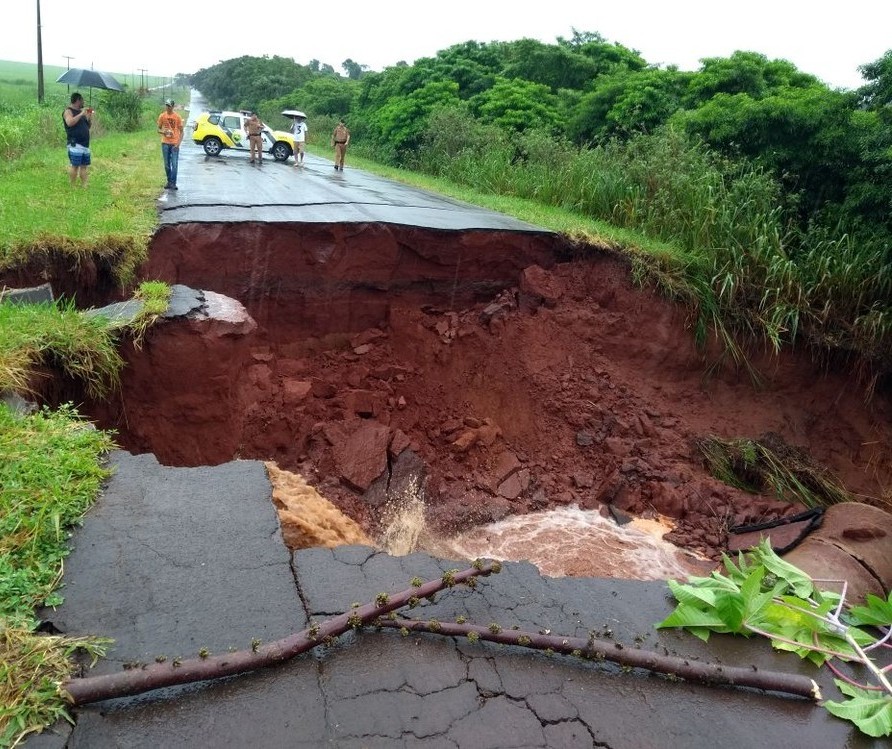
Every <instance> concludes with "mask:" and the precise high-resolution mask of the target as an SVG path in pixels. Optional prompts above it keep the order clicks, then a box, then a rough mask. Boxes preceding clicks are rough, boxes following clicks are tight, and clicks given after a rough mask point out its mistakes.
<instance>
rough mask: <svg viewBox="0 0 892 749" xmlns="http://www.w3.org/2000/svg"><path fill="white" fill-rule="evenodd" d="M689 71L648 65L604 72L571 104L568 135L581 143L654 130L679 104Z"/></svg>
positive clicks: (680, 104)
mask: <svg viewBox="0 0 892 749" xmlns="http://www.w3.org/2000/svg"><path fill="white" fill-rule="evenodd" d="M690 75H691V74H690V73H681V72H679V71H677V70H656V69H652V68H651V69H646V70H639V71H628V70H624V71H621V72H617V73H615V74H613V75H609V76H605V77H603V78H601V79H599V80H598V82H597V83H596V84H595V86H594V87H593V89H592V91H591V92H590V93H588V94H585V95H583V96H582V98H581V99H580V100H579V102H578V104H577V105H576V106H575V107H574V109H573V111H572V113H571V115H570V118H569V123H568V126H567V131H568V135H569V136H570V138H571V139H572V140H573V141H574V142H576V143H579V144H582V143H593V142H601V141H604V140H606V139H608V138H613V137H622V138H626V137H628V136H630V135H633V134H635V133H643V132H653V131H654V130H656V129H657V128H658V127H659V126H660V125H662V124H663V123H665V122H667V121H668V120H669V118H670V117H671V116H672V115H673V114H674V113H675V112H676V111H678V110H679V109H680V108H681V106H682V100H683V98H684V93H685V90H686V86H687V82H688V80H689V76H690Z"/></svg>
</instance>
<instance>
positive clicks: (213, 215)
mask: <svg viewBox="0 0 892 749" xmlns="http://www.w3.org/2000/svg"><path fill="white" fill-rule="evenodd" d="M189 107H190V112H189V118H188V122H191V121H192V120H194V119H195V116H196V115H197V114H198V113H200V112H202V111H204V110H206V109H207V103H206V102H205V101H204V99H203V98H202V96H201V94H200V93H198V92H197V91H193V92H192V100H191V102H190V104H189ZM309 126H310V128H311V129H312V127H313V123H312V120H311V121H310V122H309ZM191 136H192V129H191V128H189V127H187V128H186V137H185V139H184V140H183V145H182V147H181V148H180V159H179V173H178V177H177V183H178V186H179V190H178V191H176V192H173V191H167V190H165V191H163V192H161V195H160V197H159V200H158V206H159V208H160V209H161V223H162V224H180V223H195V222H198V223H206V222H241V221H259V222H266V223H270V222H311V223H316V222H319V223H330V222H339V223H353V222H361V223H366V222H382V223H392V224H403V225H408V226H422V227H429V228H432V229H445V230H465V229H494V230H500V231H521V232H531V231H532V232H539V233H541V232H543V231H545V230H544V229H542V228H541V227H537V226H534V225H532V224H527V223H524V222H523V221H518V220H516V219H514V218H511V217H509V216H505V215H502V214H500V213H496V212H494V211H488V210H486V209H483V208H479V207H477V206H473V205H470V204H468V203H463V202H461V201H457V200H451V199H449V198H446V197H442V196H439V195H435V194H433V193H429V192H425V191H423V190H418V189H416V188H413V187H409V186H407V185H404V184H401V183H399V182H395V181H392V180H388V179H383V178H381V177H377V176H375V175H372V174H369V173H368V172H363V171H361V170H359V169H354V168H352V167H351V166H350V152H349V150H348V152H347V159H346V168H345V169H344V170H343V171H337V170H335V169H334V162H333V161H332V160H330V159H324V158H321V157H319V156H314V155H312V154H306V156H305V159H304V166H303V167H302V168H299V169H296V168H294V161H293V159H288V161H287V162H276V161H275V160H274V159H273V158H272V156H270V155H269V154H266V155H265V157H264V160H263V165H262V166H260V165H257V164H251V163H250V161H249V155H248V153H247V152H242V151H235V150H227V151H223V153H222V154H221V155H220V156H207V155H206V154H205V153H204V149H203V148H202V147H201V146H200V145H198V144H196V143H194V142H193V141H192V138H191ZM327 138H328V134H327V133H326V137H325V143H326V144H327V143H328V140H327ZM158 161H159V163H158V168H159V187H160V183H161V182H163V181H164V171H163V167H162V164H161V158H160V147H159V159H158Z"/></svg>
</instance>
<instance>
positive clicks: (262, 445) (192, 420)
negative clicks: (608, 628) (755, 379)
mask: <svg viewBox="0 0 892 749" xmlns="http://www.w3.org/2000/svg"><path fill="white" fill-rule="evenodd" d="M385 233H386V232H385ZM197 236H198V235H197V234H195V235H194V236H192V237H191V238H189V239H188V240H184V239H183V236H182V235H180V236H179V239H178V240H176V238H174V237H171V236H168V237H167V238H166V239H165V240H164V241H163V242H160V241H159V242H156V245H157V246H158V247H157V249H158V251H157V252H156V253H154V254H153V257H154V258H155V260H153V264H152V267H153V269H154V270H153V272H152V273H151V274H150V275H151V277H161V278H164V279H165V280H169V281H178V282H181V283H187V284H189V285H191V286H193V287H195V288H207V289H213V290H214V291H219V292H221V293H227V294H230V295H231V296H234V297H235V298H237V299H239V300H240V301H242V302H243V303H244V304H245V306H246V307H247V308H248V310H249V312H251V313H252V315H253V317H255V318H260V319H259V320H258V322H259V323H260V325H259V327H257V326H256V325H255V323H254V321H253V320H252V319H251V318H243V317H241V318H240V317H239V316H238V315H236V316H234V317H233V318H232V321H230V322H225V321H217V322H214V323H207V322H202V321H194V320H193V321H175V322H170V323H166V324H165V325H162V326H158V327H157V328H156V329H153V330H152V331H150V333H149V335H148V337H147V339H146V341H145V342H144V344H143V346H142V348H141V349H139V350H134V349H132V348H131V349H129V350H128V352H127V353H126V357H127V359H128V367H127V369H126V371H125V374H124V379H123V391H122V398H121V400H120V401H118V402H116V403H112V404H93V406H92V412H93V413H94V415H95V416H96V417H97V419H98V420H99V423H100V425H102V426H113V427H116V428H117V429H119V431H120V442H121V443H122V445H123V446H124V447H126V448H128V449H131V450H134V451H144V450H151V451H152V452H154V453H156V455H158V457H159V460H161V461H162V462H166V463H169V464H177V465H197V464H201V463H215V462H222V461H225V460H230V459H232V458H233V457H242V458H258V459H264V460H267V459H271V460H275V461H277V462H278V464H279V465H280V466H281V467H283V468H286V469H289V470H292V471H296V472H300V473H301V474H303V475H304V476H305V477H306V478H307V479H308V481H309V482H310V483H311V484H313V485H314V486H316V488H317V489H318V490H319V491H320V492H321V493H322V494H323V495H324V496H326V497H328V498H329V499H330V500H332V501H333V502H335V504H337V505H338V506H339V507H340V508H341V509H342V510H344V511H345V512H346V513H347V514H349V515H350V516H351V517H353V518H355V519H356V520H357V521H358V522H359V523H360V524H361V525H362V526H363V527H365V528H366V529H367V530H372V529H374V528H375V526H376V525H377V524H378V523H379V522H380V520H381V515H382V513H383V512H384V508H385V507H386V503H387V499H388V497H389V496H393V495H398V494H400V493H401V492H403V491H404V490H405V489H406V487H407V486H408V485H409V484H410V483H411V482H412V481H413V479H414V480H417V481H419V482H420V484H421V485H422V486H423V489H424V494H425V499H426V503H427V506H428V516H429V517H428V520H429V522H430V523H431V524H432V525H433V526H434V527H436V528H439V529H441V530H452V529H459V528H465V527H467V526H468V525H471V524H478V523H483V522H488V521H491V520H496V519H499V518H502V517H505V516H507V515H509V514H512V513H525V512H529V511H533V510H540V509H544V508H548V507H555V506H558V505H567V504H574V503H575V504H578V505H580V506H581V507H584V508H595V507H598V506H602V505H603V506H606V505H608V504H609V505H611V506H612V507H614V508H617V509H619V510H624V511H627V512H631V513H635V514H644V515H647V514H648V513H660V514H665V515H669V516H672V517H674V518H676V519H678V527H677V529H676V531H674V532H673V534H671V535H670V539H671V540H674V541H675V542H677V543H679V544H681V545H684V546H687V547H689V548H692V549H696V550H699V551H705V552H707V553H713V554H714V553H715V551H716V550H717V549H719V548H722V546H723V544H724V541H725V533H726V531H727V528H728V527H730V526H733V525H737V524H742V523H751V522H756V521H759V520H763V519H766V518H769V517H774V516H777V515H779V514H785V513H792V512H796V511H799V510H801V509H802V508H801V507H798V506H793V505H788V504H785V503H780V502H777V501H775V500H773V499H770V498H765V497H756V496H752V495H748V494H745V493H743V492H740V491H738V490H735V489H733V488H730V487H728V486H726V485H725V484H722V483H720V482H719V481H717V480H715V479H713V478H711V477H710V476H709V474H708V473H707V471H706V470H705V468H704V466H703V462H702V459H701V457H700V455H699V453H698V451H697V449H696V447H695V444H694V443H695V440H696V439H697V438H699V437H703V436H706V435H718V436H721V437H726V438H736V437H747V438H757V437H759V436H761V435H763V434H765V433H766V432H773V433H775V434H777V435H779V436H780V437H781V438H782V439H783V440H785V441H786V442H788V443H789V444H791V445H794V446H796V447H799V448H802V449H804V450H806V451H807V452H808V454H809V455H810V456H811V457H812V458H813V459H814V460H815V461H816V462H818V463H820V464H822V465H824V466H826V467H827V468H828V469H830V470H831V471H832V472H833V473H835V474H836V476H837V477H839V479H840V480H841V481H842V482H843V483H844V484H845V486H846V487H847V488H848V489H849V490H850V491H852V492H854V493H856V495H857V498H859V499H862V500H865V498H866V501H871V499H870V498H877V497H879V496H881V495H882V493H883V492H884V491H888V487H889V486H890V484H892V456H890V447H889V446H890V445H892V407H890V401H889V397H888V394H887V393H878V394H877V395H876V397H874V399H873V400H872V401H871V402H870V403H869V404H865V402H864V399H863V398H862V396H861V393H860V392H859V390H858V388H857V387H856V386H855V384H854V383H853V382H851V381H850V378H849V377H847V376H846V375H844V374H834V373H826V372H821V371H819V370H818V369H816V368H815V366H814V365H813V364H812V363H811V362H809V361H808V360H807V357H805V356H804V355H802V354H798V353H794V354H785V355H784V356H782V357H780V358H773V357H767V356H761V357H760V356H756V357H754V363H755V364H756V366H757V367H758V368H759V370H760V372H761V374H762V376H763V379H764V382H763V386H762V388H761V389H758V390H757V389H755V388H754V386H753V384H752V382H751V381H750V379H749V378H748V375H747V374H746V373H745V372H735V371H731V370H729V369H720V370H718V371H714V372H712V374H711V375H707V370H708V368H709V364H710V363H712V362H714V361H715V355H716V352H715V351H712V352H708V353H706V354H704V352H702V351H698V350H697V348H696V347H695V345H694V343H693V337H692V333H691V331H690V329H689V325H688V322H689V321H688V320H687V319H686V313H685V311H684V310H682V309H680V308H678V307H676V306H675V305H673V304H670V303H669V302H667V301H665V300H664V299H662V298H660V297H658V296H657V295H656V294H654V293H653V292H651V291H647V290H641V289H639V288H636V287H634V286H633V285H632V284H631V282H630V280H629V275H628V269H627V268H626V266H625V265H624V263H623V262H622V261H621V260H619V259H617V258H615V257H612V256H609V255H607V254H604V255H601V256H599V257H597V258H595V259H590V260H576V261H567V262H559V261H558V259H557V257H556V255H555V253H554V252H552V251H551V250H550V249H549V248H547V247H545V246H544V245H543V244H542V243H539V244H538V245H536V246H535V247H531V248H530V247H528V248H526V249H523V248H521V249H520V250H517V248H514V250H513V251H512V252H511V253H503V255H502V256H499V257H495V256H494V257H493V258H492V259H491V260H492V262H491V263H490V264H489V270H488V271H487V272H486V273H484V272H482V271H480V272H479V273H478V271H479V268H480V266H479V265H478V266H477V270H468V269H469V268H472V267H473V263H467V262H465V265H464V268H462V266H461V263H459V262H456V256H455V247H453V248H452V255H451V256H450V254H449V252H450V251H449V250H448V246H447V244H448V243H446V242H445V240H443V241H440V240H438V242H437V243H434V244H435V248H436V249H435V252H434V254H435V255H436V260H431V257H425V258H422V257H421V256H420V255H419V254H418V252H417V248H415V247H414V246H413V247H412V248H411V249H407V246H408V244H411V243H407V242H406V241H404V240H405V237H403V238H402V239H398V240H397V241H392V242H391V241H390V240H388V241H387V242H384V243H383V244H384V245H386V249H385V251H384V252H383V255H382V253H381V252H377V251H373V249H374V248H375V247H380V246H381V245H382V242H381V241H378V243H377V244H376V243H374V242H371V243H369V244H368V246H367V247H366V250H367V251H366V252H365V253H364V254H363V255H358V254H355V253H354V254H352V255H350V258H349V262H347V261H346V260H344V261H341V260H339V256H340V255H344V257H346V254H345V253H343V252H342V250H341V249H339V245H338V244H337V242H335V243H334V244H329V245H326V247H327V248H328V249H326V251H325V253H323V255H324V256H323V255H320V254H319V253H320V252H321V250H319V248H318V247H317V248H316V249H315V250H313V249H311V245H310V244H306V243H303V240H301V242H300V243H299V244H301V247H302V248H303V249H302V250H301V253H302V254H301V257H302V258H303V260H294V258H292V262H291V268H290V270H289V266H288V263H284V264H282V263H281V262H280V263H279V264H278V267H277V268H276V269H275V271H274V272H272V271H270V269H269V268H266V270H264V271H263V272H262V273H261V272H260V271H257V272H256V273H255V274H254V275H253V276H251V275H250V274H249V277H247V279H245V283H244V284H243V286H242V289H241V291H240V290H239V284H238V282H237V279H238V278H240V277H242V276H240V275H239V273H238V272H237V271H236V270H233V268H232V267H231V265H227V262H228V259H231V258H233V255H232V254H231V252H230V253H228V254H227V255H226V256H225V257H221V256H219V255H218V256H217V258H216V260H217V262H216V264H215V263H214V257H213V256H208V259H207V260H206V262H205V266H206V270H205V271H202V270H201V268H200V267H199V266H200V265H201V263H200V261H198V260H196V257H201V256H202V255H203V253H196V252H195V247H194V246H192V244H190V242H192V243H194V242H196V241H198V240H197V239H196V237H197ZM316 239H317V241H318V237H317V238H316ZM378 239H379V240H380V237H379V238H378ZM217 240H219V237H217ZM201 241H204V240H201ZM277 241H280V240H277ZM217 246H218V247H219V244H218V245H217ZM251 246H252V247H255V249H254V250H253V251H250V252H248V253H247V256H246V257H244V258H242V257H241V256H239V257H237V258H236V259H235V260H234V263H235V264H236V265H237V266H238V265H239V264H241V265H244V266H245V267H253V268H255V270H256V268H257V267H259V266H258V263H259V262H260V261H259V260H258V257H259V255H260V254H262V253H261V252H260V250H259V249H256V247H259V245H258V244H257V243H256V242H255V243H253V244H251ZM174 247H175V250H174V249H173V248H174ZM165 248H166V249H165ZM332 248H334V249H332ZM484 250H485V247H482V246H480V247H475V248H474V250H473V251H470V250H469V255H473V254H475V253H476V254H477V255H479V254H480V252H482V251H484ZM339 253H340V255H339ZM459 254H460V253H459ZM406 258H409V260H408V261H406V260H405V259H406ZM387 263H390V265H389V266H387ZM400 263H403V264H402V265H401V264H400ZM406 263H408V265H407V264H406ZM364 264H365V265H364ZM382 266H387V267H382ZM496 266H497V269H496V270H495V271H494V272H493V268H496ZM345 267H349V268H350V273H349V274H346V275H345V274H344V273H342V272H339V271H338V270H337V269H338V268H341V269H343V268H345ZM363 267H365V268H366V269H367V270H366V271H365V272H364V271H363V270H362V268H363ZM407 268H411V269H413V271H412V272H409V271H408V270H407ZM394 269H396V270H394ZM419 269H421V270H422V271H423V272H422V273H421V275H422V276H424V279H422V281H421V282H418V279H419V276H418V275H417V274H415V275H413V273H414V272H415V271H418V270H419ZM465 272H468V274H469V275H467V276H465V275H464V273H465ZM302 273H303V274H304V275H301V274H302ZM313 273H316V274H321V275H317V276H313ZM288 274H290V275H288ZM425 274H426V275H425ZM475 274H476V275H475ZM286 276H287V278H286ZM371 276H373V277H374V279H375V283H374V284H373V286H374V288H373V289H372V291H369V283H367V280H368V279H367V277H371ZM212 277H213V278H212ZM252 279H256V280H257V282H256V283H254V280H252ZM314 279H315V280H314ZM319 279H324V281H320V280H319ZM363 279H366V280H363ZM388 279H389V280H388ZM394 279H397V280H398V282H394ZM432 279H433V280H432ZM205 281H213V282H214V283H216V284H217V285H218V286H222V287H225V288H213V286H212V285H211V284H210V283H205ZM264 284H266V286H264ZM424 284H428V285H429V291H430V293H429V294H428V295H427V296H426V297H425V293H424V290H425V286H424ZM270 286H276V287H278V288H280V289H281V288H282V287H288V288H290V291H288V293H287V294H279V295H277V296H274V297H272V296H269V295H267V294H265V293H263V289H264V288H268V287H270ZM351 298H352V299H353V301H354V302H355V306H354V307H352V308H351V306H350V300H351ZM287 299H290V300H291V301H289V302H286V301H285V300H287ZM314 299H315V300H316V301H319V300H323V301H324V303H325V304H327V305H328V309H330V310H332V311H333V314H335V317H336V319H331V318H324V320H323V322H321V323H320V322H319V320H322V317H323V316H321V311H320V309H319V306H318V305H315V306H314ZM369 300H374V303H370V302H369ZM321 303H322V302H320V304H321ZM276 310H278V312H276ZM301 310H303V312H301ZM313 310H315V311H313ZM283 312H284V314H283ZM314 320H315V321H316V324H317V327H318V328H321V330H317V331H316V333H315V334H314V333H313V330H312V329H313V327H314V325H312V324H310V323H311V322H313V321H314ZM276 321H278V322H279V323H281V325H277V324H276ZM337 331H340V332H337ZM323 334H324V335H323Z"/></svg>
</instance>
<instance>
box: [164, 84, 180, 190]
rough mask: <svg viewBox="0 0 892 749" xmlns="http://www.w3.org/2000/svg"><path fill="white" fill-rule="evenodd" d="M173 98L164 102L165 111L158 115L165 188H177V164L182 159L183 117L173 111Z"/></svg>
mask: <svg viewBox="0 0 892 749" xmlns="http://www.w3.org/2000/svg"><path fill="white" fill-rule="evenodd" d="M173 104H174V102H173V99H168V100H167V101H165V102H164V111H163V112H162V113H161V114H160V116H159V117H158V132H159V133H161V158H162V159H164V171H165V173H166V174H167V184H166V185H165V186H164V189H165V190H177V189H179V188H177V164H178V163H179V160H180V143H182V142H183V118H182V117H180V116H179V115H178V114H177V113H176V112H174V111H173Z"/></svg>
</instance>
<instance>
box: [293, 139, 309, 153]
mask: <svg viewBox="0 0 892 749" xmlns="http://www.w3.org/2000/svg"><path fill="white" fill-rule="evenodd" d="M294 150H295V151H297V152H299V153H303V152H305V151H306V148H305V146H304V141H302V140H296V141H294Z"/></svg>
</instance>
